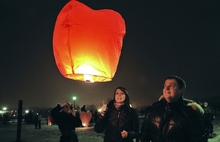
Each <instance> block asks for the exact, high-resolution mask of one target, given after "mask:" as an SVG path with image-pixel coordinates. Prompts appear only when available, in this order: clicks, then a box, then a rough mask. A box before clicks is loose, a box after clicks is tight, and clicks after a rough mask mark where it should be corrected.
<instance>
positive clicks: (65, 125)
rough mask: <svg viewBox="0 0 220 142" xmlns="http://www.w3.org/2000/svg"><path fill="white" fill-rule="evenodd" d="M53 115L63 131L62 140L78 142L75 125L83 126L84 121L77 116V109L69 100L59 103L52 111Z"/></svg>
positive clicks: (64, 141) (63, 141) (62, 141)
mask: <svg viewBox="0 0 220 142" xmlns="http://www.w3.org/2000/svg"><path fill="white" fill-rule="evenodd" d="M51 115H52V117H53V119H54V120H55V122H56V123H57V124H58V127H59V130H60V132H61V134H62V135H61V136H60V142H78V138H77V135H76V134H75V127H79V126H81V124H82V122H81V120H80V118H79V117H77V116H76V111H75V110H74V108H73V106H72V104H71V103H69V102H65V103H63V104H61V105H60V104H58V105H57V106H56V107H55V108H54V109H53V110H52V111H51Z"/></svg>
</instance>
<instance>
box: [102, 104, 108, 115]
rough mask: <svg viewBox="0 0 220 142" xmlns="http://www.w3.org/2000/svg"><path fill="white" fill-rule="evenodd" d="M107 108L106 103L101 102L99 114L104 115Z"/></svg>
mask: <svg viewBox="0 0 220 142" xmlns="http://www.w3.org/2000/svg"><path fill="white" fill-rule="evenodd" d="M106 110H107V104H106V103H105V102H104V101H103V102H102V108H101V115H102V116H104V115H105V112H106Z"/></svg>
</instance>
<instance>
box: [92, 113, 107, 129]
mask: <svg viewBox="0 0 220 142" xmlns="http://www.w3.org/2000/svg"><path fill="white" fill-rule="evenodd" d="M106 124H107V115H105V116H102V115H101V114H99V115H98V117H97V120H96V123H95V126H94V130H95V131H96V132H97V133H102V132H103V131H104V130H105V127H106Z"/></svg>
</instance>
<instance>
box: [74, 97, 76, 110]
mask: <svg viewBox="0 0 220 142" xmlns="http://www.w3.org/2000/svg"><path fill="white" fill-rule="evenodd" d="M75 101H76V96H73V103H74V109H75V108H76V107H75V105H76V104H75Z"/></svg>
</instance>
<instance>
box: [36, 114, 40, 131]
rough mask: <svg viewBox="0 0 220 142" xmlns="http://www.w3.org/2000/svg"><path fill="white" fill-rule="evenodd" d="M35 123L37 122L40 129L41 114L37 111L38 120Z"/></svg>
mask: <svg viewBox="0 0 220 142" xmlns="http://www.w3.org/2000/svg"><path fill="white" fill-rule="evenodd" d="M37 124H38V128H39V129H41V114H40V113H38V121H37Z"/></svg>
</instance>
